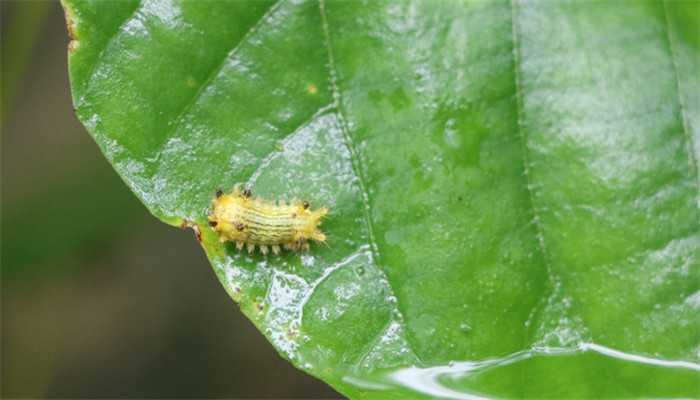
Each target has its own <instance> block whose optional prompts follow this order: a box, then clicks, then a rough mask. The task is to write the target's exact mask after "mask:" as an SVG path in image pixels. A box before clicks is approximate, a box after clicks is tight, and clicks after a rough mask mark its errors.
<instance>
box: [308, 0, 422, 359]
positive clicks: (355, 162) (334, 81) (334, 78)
mask: <svg viewBox="0 0 700 400" xmlns="http://www.w3.org/2000/svg"><path fill="white" fill-rule="evenodd" d="M318 2H319V8H320V11H321V18H322V21H323V34H324V37H325V41H326V48H327V52H328V64H329V69H330V74H331V90H332V91H333V106H334V108H335V109H336V114H337V116H338V120H339V123H340V128H341V130H342V131H343V137H344V139H345V145H346V146H347V148H348V151H349V152H350V157H351V162H352V167H353V170H354V172H355V175H357V179H358V182H359V185H360V190H361V192H362V208H363V213H364V217H365V221H366V222H367V229H368V233H369V240H370V246H371V251H372V254H373V258H374V262H375V263H376V264H377V266H378V268H377V269H378V270H379V272H381V274H382V276H383V277H384V280H385V281H386V284H387V286H388V287H389V292H390V293H391V295H392V296H393V297H394V298H395V299H396V293H395V292H394V289H393V287H392V286H391V282H389V278H388V277H387V275H386V273H385V272H384V270H383V269H381V268H379V259H380V255H379V249H378V247H377V243H376V240H375V237H374V232H373V229H372V218H371V216H370V213H369V207H370V206H369V195H368V192H367V189H366V187H365V183H364V180H363V178H362V169H361V168H360V162H359V159H358V156H357V152H356V150H355V146H354V142H353V140H352V137H351V136H350V130H349V128H348V125H347V121H346V120H345V117H344V115H343V112H342V106H341V96H340V88H339V87H338V74H337V71H336V68H335V60H334V58H333V49H332V47H331V38H330V32H329V28H328V18H327V16H326V8H325V2H324V0H319V1H318ZM397 303H398V300H397ZM396 308H397V310H398V304H397V305H396ZM397 322H398V323H399V324H401V325H402V326H403V327H404V328H406V321H405V320H404V317H403V313H399V315H398V317H397ZM383 332H384V330H382V331H380V333H379V335H381V333H383ZM406 333H408V332H406ZM407 343H408V345H409V347H410V350H411V352H412V353H413V354H414V355H415V356H416V358H418V359H419V358H420V357H418V354H417V353H416V351H415V349H414V348H413V346H412V345H411V343H410V341H407Z"/></svg>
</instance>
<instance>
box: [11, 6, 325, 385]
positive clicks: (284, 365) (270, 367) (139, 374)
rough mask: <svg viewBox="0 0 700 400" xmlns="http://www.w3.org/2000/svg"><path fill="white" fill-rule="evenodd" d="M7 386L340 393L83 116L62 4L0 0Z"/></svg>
mask: <svg viewBox="0 0 700 400" xmlns="http://www.w3.org/2000/svg"><path fill="white" fill-rule="evenodd" d="M0 7H1V9H0V12H1V18H2V20H1V23H2V48H1V49H0V50H1V52H2V66H1V67H2V86H1V87H2V99H1V101H2V102H1V105H2V119H1V121H0V123H1V124H2V125H1V135H2V136H1V137H2V214H1V217H2V232H1V235H2V236H1V238H2V243H1V249H0V257H1V259H0V263H1V268H2V269H1V289H2V292H1V312H2V321H1V322H2V325H1V326H2V328H1V329H2V332H1V333H2V349H1V351H2V353H1V354H2V359H1V361H2V377H1V378H2V392H1V395H2V397H3V398H115V397H118V398H145V397H151V398H152V397H158V398H170V397H174V398H331V397H333V398H335V397H339V395H338V394H337V393H336V392H335V391H333V390H332V389H331V388H330V387H328V386H327V385H326V384H324V383H323V382H321V381H319V380H317V379H315V378H312V377H311V376H309V375H307V374H305V373H303V372H301V371H298V370H296V369H295V368H294V367H293V366H292V365H291V364H289V363H288V362H287V361H285V360H283V359H282V358H281V357H280V356H279V355H278V354H277V353H276V351H275V350H274V349H273V348H272V346H271V345H270V344H269V343H268V342H267V341H266V340H265V338H264V337H263V336H262V335H261V334H260V333H259V332H258V331H257V330H256V329H255V328H254V326H253V325H252V324H251V323H250V322H249V321H248V319H247V318H246V317H244V316H243V315H242V314H241V313H240V312H239V311H238V309H237V307H236V305H235V303H234V302H233V301H232V300H231V299H230V298H229V297H228V295H227V294H226V293H225V291H224V289H223V288H222V287H221V285H220V284H219V282H218V280H217V279H216V276H215V275H214V273H213V271H212V269H211V266H210V265H209V263H208V261H207V259H206V257H205V255H204V252H203V251H202V249H201V247H200V246H199V244H198V243H197V241H196V240H195V238H194V233H193V232H192V231H191V230H178V229H173V228H172V227H170V226H167V225H165V224H163V223H160V222H159V221H158V220H156V219H155V218H154V217H153V216H151V215H150V214H149V213H148V211H147V210H146V208H145V207H144V206H143V205H142V204H141V203H140V202H139V201H138V200H137V199H136V197H135V196H134V195H133V194H132V193H131V192H130V191H129V189H128V188H127V186H126V185H125V184H124V183H123V182H122V181H121V179H120V178H119V177H118V176H117V174H116V173H115V172H114V170H112V167H111V166H110V165H109V164H108V162H107V160H106V159H105V158H104V157H103V156H102V154H101V153H100V151H99V149H98V147H97V145H96V144H95V143H94V142H93V140H92V138H91V137H90V136H89V135H88V134H87V132H85V130H84V128H83V127H82V125H80V123H79V122H78V119H77V118H76V116H75V114H74V112H73V109H72V103H71V97H70V85H69V81H68V71H67V59H66V56H67V51H66V49H67V46H68V42H69V37H68V34H67V32H66V25H65V20H64V16H63V10H62V8H61V6H60V4H59V3H58V2H57V1H27V2H12V1H2V2H0Z"/></svg>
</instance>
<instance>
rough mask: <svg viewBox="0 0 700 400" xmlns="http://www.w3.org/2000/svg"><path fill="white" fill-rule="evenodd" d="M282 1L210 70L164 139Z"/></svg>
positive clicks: (273, 6)
mask: <svg viewBox="0 0 700 400" xmlns="http://www.w3.org/2000/svg"><path fill="white" fill-rule="evenodd" d="M282 1H283V0H277V1H276V2H275V3H274V4H273V5H272V6H271V7H270V8H269V9H268V10H267V11H266V12H265V14H263V15H262V17H260V19H258V21H257V22H256V23H255V24H254V25H253V26H252V27H251V28H250V29H248V31H247V32H246V33H245V35H243V37H242V38H241V40H239V41H238V43H236V45H235V46H234V47H233V48H232V49H231V50H229V51H228V52H227V53H226V56H224V58H223V59H222V60H221V63H219V66H218V67H216V68H214V69H213V70H212V72H211V74H209V76H208V77H207V79H206V80H205V81H204V82H203V83H202V84H201V85H200V86H199V88H198V89H197V91H196V92H195V93H194V95H193V96H192V98H191V99H190V101H189V102H188V103H187V104H186V105H185V107H183V109H182V112H180V114H179V115H178V116H177V118H175V119H174V120H173V121H172V128H170V131H169V132H168V133H167V135H166V136H165V137H171V136H172V134H173V132H175V130H176V129H177V128H178V126H179V125H180V123H181V122H182V117H184V116H185V114H186V113H187V112H189V110H190V108H192V106H193V105H194V104H195V103H196V102H197V100H198V99H199V98H200V97H202V93H204V91H205V90H206V89H208V88H209V87H210V86H211V81H212V80H214V78H215V77H217V76H219V74H220V73H221V70H223V69H224V66H225V65H226V60H228V59H229V58H231V56H233V55H234V54H236V53H237V52H238V50H239V49H240V48H241V46H243V45H244V44H245V43H246V42H247V41H248V39H249V38H250V37H251V36H252V35H253V34H255V32H257V31H258V29H260V27H261V26H262V25H263V23H264V22H265V21H266V20H267V19H268V18H269V17H270V15H272V13H274V12H275V11H276V10H277V9H278V8H279V7H280V5H281V4H282Z"/></svg>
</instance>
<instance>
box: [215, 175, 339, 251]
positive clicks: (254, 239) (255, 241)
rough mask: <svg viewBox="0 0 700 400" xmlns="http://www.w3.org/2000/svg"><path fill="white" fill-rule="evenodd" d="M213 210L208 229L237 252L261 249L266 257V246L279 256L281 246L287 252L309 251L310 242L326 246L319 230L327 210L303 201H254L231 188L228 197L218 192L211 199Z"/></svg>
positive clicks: (244, 193)
mask: <svg viewBox="0 0 700 400" xmlns="http://www.w3.org/2000/svg"><path fill="white" fill-rule="evenodd" d="M212 204H213V206H214V211H213V213H212V214H211V215H209V216H208V218H209V226H211V227H212V229H213V230H215V231H216V232H218V233H219V240H220V241H222V242H224V241H229V242H234V243H236V247H237V248H238V249H239V250H242V249H243V246H245V247H246V248H247V249H248V252H252V251H254V250H255V246H259V247H260V251H261V252H262V253H263V254H267V252H268V246H269V247H270V248H272V252H273V253H275V254H278V253H279V252H280V246H282V247H284V248H286V249H289V250H301V249H303V250H308V249H309V241H310V240H313V241H315V242H318V243H325V241H326V235H325V234H324V233H323V232H321V230H320V229H318V226H319V225H321V217H323V216H324V215H326V213H327V212H328V208H327V207H322V208H320V209H318V210H316V211H312V210H311V209H310V205H309V203H308V202H306V201H303V202H302V201H299V200H297V198H296V197H295V198H294V199H292V201H291V202H290V204H286V203H285V202H284V201H282V200H280V201H279V202H278V203H275V202H272V201H268V200H262V199H254V198H253V197H252V194H251V192H250V190H247V189H246V190H243V191H242V192H241V191H239V189H238V187H234V188H233V192H231V194H225V193H223V192H222V191H221V190H218V191H217V192H216V197H215V198H214V200H212Z"/></svg>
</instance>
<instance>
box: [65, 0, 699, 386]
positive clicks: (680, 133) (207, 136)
mask: <svg viewBox="0 0 700 400" xmlns="http://www.w3.org/2000/svg"><path fill="white" fill-rule="evenodd" d="M64 4H65V7H66V8H67V15H68V20H69V27H70V29H71V31H72V34H73V36H74V37H75V39H76V40H75V41H74V42H73V45H72V50H71V56H70V70H71V81H72V85H73V96H74V103H75V105H76V108H77V110H78V111H77V112H78V116H79V117H80V119H81V121H82V122H83V123H84V125H85V126H86V128H87V129H88V131H89V132H90V133H91V134H92V135H93V136H94V137H95V139H96V141H97V142H98V144H99V145H100V147H101V148H102V150H103V151H104V153H105V155H106V156H107V157H108V159H110V161H111V162H112V164H113V165H114V167H115V168H116V169H117V171H118V172H119V173H120V175H121V176H122V177H123V178H124V180H125V181H126V182H127V184H129V186H130V187H131V188H132V190H133V191H134V192H135V193H136V195H137V196H138V197H139V198H141V200H142V201H143V202H144V203H145V204H146V205H147V207H148V208H149V209H150V210H151V212H152V213H153V214H154V215H156V216H158V217H159V218H161V219H163V220H164V221H166V222H168V223H171V224H173V225H181V224H182V223H183V220H184V221H186V222H188V223H190V224H192V225H193V226H195V229H196V230H198V232H200V234H201V239H200V240H201V241H202V245H203V247H204V249H205V251H206V252H207V254H208V255H209V257H210V259H211V261H212V264H213V266H214V269H215V271H216V273H217V275H218V276H219V278H220V280H221V281H222V283H223V285H224V287H225V288H226V290H227V291H228V292H229V293H230V294H231V296H232V297H233V298H234V299H235V300H236V301H238V302H239V304H240V306H241V309H242V310H243V311H244V312H245V313H246V314H247V315H248V316H249V317H250V318H251V320H253V322H254V323H255V324H256V325H257V326H258V327H259V328H260V330H261V331H262V332H263V333H264V334H265V335H266V336H267V337H268V339H269V340H270V341H271V342H272V343H273V345H274V346H275V347H276V348H277V349H278V350H279V351H280V353H282V354H283V355H284V356H285V357H287V358H289V359H291V360H292V361H293V362H294V363H295V365H297V366H298V367H299V368H302V369H303V370H306V371H308V372H309V373H311V374H313V375H315V376H317V377H319V378H321V379H323V380H325V381H326V382H328V383H329V384H331V385H332V386H333V387H335V388H336V389H338V390H340V391H341V392H342V393H344V394H346V395H348V396H351V397H362V396H365V395H366V396H369V397H396V396H403V395H410V396H413V397H415V396H418V395H419V394H423V395H426V396H440V397H468V396H469V395H486V396H496V397H498V396H503V397H632V396H648V397H651V396H654V397H674V396H685V397H691V396H693V395H697V393H698V392H699V391H700V373H699V371H700V366H699V365H698V358H700V356H699V355H698V351H699V350H700V333H699V332H700V326H699V325H698V321H700V319H699V317H700V315H699V314H700V311H699V310H700V300H699V297H698V296H699V294H698V293H700V292H698V289H699V288H700V260H699V259H700V257H698V253H699V251H698V250H699V249H700V232H699V228H700V218H699V217H700V213H699V211H698V204H699V203H698V193H699V190H698V187H699V183H698V182H699V181H698V172H697V171H698V165H699V164H698V157H697V154H698V153H700V133H699V130H700V128H699V127H698V121H697V115H698V109H700V103H699V96H698V88H700V83H699V82H698V79H699V78H698V77H697V73H696V72H697V70H698V64H699V61H698V60H699V58H698V57H699V56H700V53H699V51H700V48H699V44H698V35H697V32H698V11H699V10H698V5H697V3H694V2H687V3H684V2H657V1H650V2H635V3H623V4H616V3H602V2H601V3H598V2H595V3H592V2H547V3H543V2H542V3H540V2H528V3H518V2H512V3H511V2H495V1H494V2H475V3H465V2H444V3H442V2H425V1H418V2H401V3H398V2H380V3H370V4H365V3H361V2H347V1H343V2H335V1H334V2H311V1H299V2H291V1H279V2H275V3H272V2H205V3H195V2H146V1H145V2H142V3H138V2H131V3H127V2H81V1H66V2H65V3H64ZM234 184H240V185H245V186H250V187H252V188H253V191H254V192H255V193H257V194H259V195H260V196H262V197H265V198H271V199H276V198H287V199H288V198H291V197H292V196H300V197H303V198H306V199H309V200H312V201H313V202H315V204H317V206H318V205H320V204H328V205H329V206H330V207H331V212H332V219H331V220H330V221H329V222H327V224H325V225H324V227H325V230H327V231H328V232H329V233H331V234H332V240H331V241H330V244H331V248H330V249H327V248H320V247H316V248H314V249H313V250H312V251H311V252H310V253H308V254H290V253H283V254H282V255H280V256H268V257H264V256H261V255H259V254H254V255H246V254H241V253H239V252H237V251H236V250H235V247H233V246H231V245H228V244H227V245H222V244H219V243H218V241H217V237H216V235H215V234H214V233H213V232H211V231H210V230H209V229H208V228H201V229H200V228H199V226H200V225H203V226H205V227H206V225H205V224H204V222H205V220H206V214H207V212H208V209H209V204H210V201H211V198H212V196H213V192H214V190H215V189H216V188H217V187H221V188H225V189H226V190H228V189H229V188H231V187H232V186H233V185H234Z"/></svg>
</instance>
